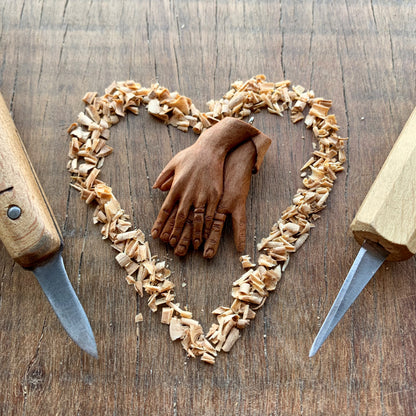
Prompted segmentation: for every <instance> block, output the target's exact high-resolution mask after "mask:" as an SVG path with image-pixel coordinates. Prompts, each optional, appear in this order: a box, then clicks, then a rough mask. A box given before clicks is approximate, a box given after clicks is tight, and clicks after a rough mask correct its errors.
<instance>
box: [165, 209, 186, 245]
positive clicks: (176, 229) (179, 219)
mask: <svg viewBox="0 0 416 416" xmlns="http://www.w3.org/2000/svg"><path fill="white" fill-rule="evenodd" d="M189 209H190V206H189V205H188V204H186V203H185V204H180V205H179V207H178V212H177V213H176V218H175V224H174V226H173V230H172V233H171V234H170V238H169V244H170V245H171V246H172V247H176V245H177V244H178V241H179V238H180V236H181V234H182V230H183V226H184V225H185V221H186V219H187V218H188V213H189Z"/></svg>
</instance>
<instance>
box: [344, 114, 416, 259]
mask: <svg viewBox="0 0 416 416" xmlns="http://www.w3.org/2000/svg"><path fill="white" fill-rule="evenodd" d="M351 230H352V232H353V233H354V237H355V238H356V239H357V240H358V242H359V243H360V244H362V242H363V241H364V240H370V241H374V242H376V243H379V244H381V245H382V246H383V247H384V248H385V249H386V250H387V251H388V252H389V253H390V255H389V257H387V260H393V261H397V260H406V259H408V258H409V257H411V256H412V255H413V254H415V253H416V108H415V109H414V110H413V112H412V114H411V115H410V117H409V120H408V121H407V123H406V125H405V126H404V128H403V130H402V132H401V133H400V136H399V138H398V139H397V141H396V143H395V144H394V146H393V148H392V150H391V152H390V154H389V155H388V157H387V159H386V161H385V162H384V165H383V167H382V168H381V170H380V172H379V174H378V176H377V178H376V180H375V181H374V183H373V184H372V186H371V188H370V190H369V192H368V194H367V196H366V197H365V199H364V201H363V203H362V205H361V207H360V209H359V210H358V212H357V215H356V216H355V218H354V220H353V222H352V223H351Z"/></svg>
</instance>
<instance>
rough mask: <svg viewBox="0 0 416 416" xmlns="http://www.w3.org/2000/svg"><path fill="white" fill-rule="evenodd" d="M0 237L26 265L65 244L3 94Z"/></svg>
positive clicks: (0, 103)
mask: <svg viewBox="0 0 416 416" xmlns="http://www.w3.org/2000/svg"><path fill="white" fill-rule="evenodd" d="M19 212H20V215H19ZM16 217H17V218H16ZM0 239H1V241H2V242H3V244H4V246H5V247H6V249H7V251H8V252H9V253H10V255H11V256H12V258H13V259H14V260H15V261H16V262H17V263H19V264H20V265H22V266H23V267H26V268H32V267H35V266H36V265H38V264H39V263H42V262H43V261H44V260H46V259H47V258H48V257H49V256H51V255H52V254H54V253H56V252H57V251H59V249H60V248H61V246H62V236H61V233H60V231H59V228H58V226H57V224H56V220H55V218H54V216H53V214H52V210H51V208H50V207H49V204H48V201H47V199H46V197H45V195H44V193H43V190H42V188H41V186H40V184H39V180H38V178H37V176H36V174H35V171H34V169H33V166H32V164H31V162H30V160H29V157H28V155H27V153H26V149H25V147H24V145H23V142H22V140H21V139H20V136H19V133H18V132H17V130H16V127H15V125H14V122H13V120H12V118H11V117H10V114H9V110H8V108H7V106H6V103H5V102H4V99H3V97H2V96H1V94H0Z"/></svg>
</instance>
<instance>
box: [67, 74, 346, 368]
mask: <svg viewBox="0 0 416 416" xmlns="http://www.w3.org/2000/svg"><path fill="white" fill-rule="evenodd" d="M83 101H84V102H85V104H86V107H85V111H84V112H80V113H79V114H78V117H77V121H76V122H75V123H72V124H71V126H70V127H69V128H68V134H69V136H70V146H69V152H68V156H69V162H68V165H67V168H68V170H69V172H70V173H71V178H72V182H71V186H72V187H73V188H74V189H76V190H77V191H78V192H79V193H80V196H81V199H83V200H84V201H85V202H86V203H87V204H94V205H95V211H94V215H93V222H94V224H97V225H100V226H101V234H102V237H103V239H105V240H109V241H110V243H111V246H112V247H113V248H114V249H115V250H116V252H117V254H116V255H115V259H116V261H117V262H118V264H119V265H120V267H122V268H123V269H124V270H125V272H126V273H127V277H126V281H127V283H128V284H129V285H131V286H133V287H134V289H135V291H136V292H137V293H139V295H140V296H143V294H144V293H146V294H148V295H149V299H148V306H149V308H150V309H151V310H152V311H153V312H156V311H158V310H160V309H161V322H162V323H164V324H167V325H169V333H170V337H171V339H172V341H176V340H180V342H181V344H182V347H183V348H184V349H185V350H186V352H187V354H188V355H189V356H190V357H200V358H201V360H202V361H204V362H206V363H209V364H214V363H215V357H216V356H217V352H219V351H225V352H229V351H230V350H231V348H232V347H233V345H234V344H235V342H236V341H237V340H238V339H239V338H240V335H241V334H240V331H241V330H242V329H244V328H245V327H247V326H248V325H249V323H250V321H251V320H253V319H254V318H255V316H256V312H255V311H256V310H257V309H259V308H260V307H262V306H263V304H264V303H265V301H266V299H267V297H268V296H269V294H270V292H272V291H274V290H275V289H276V286H277V284H278V282H279V280H280V279H281V277H282V274H283V272H284V271H285V269H286V268H287V266H288V264H289V260H290V255H291V254H292V253H295V252H296V251H298V250H299V249H300V248H301V247H302V246H303V245H304V244H305V242H306V240H307V239H308V237H309V234H310V230H311V229H312V228H313V227H314V224H313V222H314V221H316V220H317V219H318V218H319V215H318V212H320V211H321V210H323V209H324V208H325V203H326V200H327V198H328V196H329V193H330V191H331V190H332V187H333V184H334V181H335V180H336V175H337V173H339V172H341V171H342V170H343V169H344V168H343V166H342V164H343V163H344V162H345V161H346V153H345V148H344V145H345V142H346V141H347V138H341V137H339V136H338V134H337V132H338V130H339V126H338V125H337V121H336V118H335V116H334V115H333V114H329V110H330V108H331V105H332V101H330V100H326V99H323V98H316V97H315V93H314V92H313V91H311V90H309V91H308V90H306V89H305V88H304V87H302V86H299V85H298V86H294V87H292V88H291V82H290V81H288V80H285V81H281V82H277V83H275V82H270V81H266V77H265V76H264V75H257V76H255V77H253V78H251V79H249V80H247V81H245V82H243V81H235V82H234V83H232V84H231V88H230V90H229V91H228V92H226V93H225V94H224V96H223V97H222V98H221V99H220V100H211V101H209V102H208V110H207V111H206V112H202V111H200V110H198V109H197V108H196V107H195V105H194V104H193V103H192V101H191V99H189V98H188V97H185V96H182V95H180V94H179V93H178V92H172V93H171V92H169V90H168V89H167V88H165V87H162V86H160V85H159V84H153V85H151V86H150V88H146V87H142V86H141V85H140V84H139V83H136V82H134V81H124V82H113V83H112V84H111V85H110V86H109V87H108V88H107V89H106V90H105V94H104V95H103V96H98V94H97V93H96V92H88V93H86V94H85V96H84V97H83ZM140 106H144V107H146V109H147V111H148V112H149V114H151V115H152V116H154V117H156V118H157V119H159V120H161V121H163V122H164V123H166V124H168V125H172V126H174V127H176V128H178V129H179V130H182V131H188V129H189V128H192V130H193V131H194V132H195V133H197V134H200V133H202V132H203V131H204V130H205V129H207V128H209V127H210V126H212V125H213V124H215V123H216V122H218V121H219V120H221V119H223V118H224V117H230V116H232V117H237V118H240V119H241V118H245V117H249V116H251V115H252V114H253V113H257V112H258V111H260V110H262V109H267V111H268V112H270V113H272V114H276V115H279V116H282V113H283V111H285V110H290V118H291V121H292V122H293V123H297V122H299V121H301V120H303V122H304V123H305V125H306V127H307V128H308V129H310V130H311V131H312V134H313V137H314V139H315V142H313V152H312V155H311V157H310V159H309V160H308V161H307V162H306V163H305V164H304V166H303V167H302V168H301V172H302V177H303V185H304V188H302V189H299V190H298V191H297V193H296V195H295V196H294V197H293V200H292V205H290V206H289V207H287V208H286V209H285V210H284V211H283V212H282V214H281V217H280V219H279V220H278V221H277V222H276V223H275V224H274V225H273V226H272V228H271V230H270V233H269V235H268V236H267V237H264V238H263V239H261V241H260V243H258V245H257V248H258V250H259V251H261V253H260V255H259V258H258V261H257V263H258V264H257V266H256V265H255V264H254V263H252V262H251V259H250V257H249V256H248V255H244V256H241V257H240V262H241V264H242V266H243V267H244V268H245V269H248V270H247V271H246V272H244V273H243V274H242V275H241V276H240V278H238V279H237V280H236V281H235V282H234V283H233V287H232V293H231V295H232V298H233V301H232V304H231V306H230V307H225V306H221V307H219V308H217V309H215V310H214V311H213V315H214V316H215V317H216V320H217V322H216V323H214V324H213V325H212V326H211V328H210V329H209V331H208V332H207V333H206V334H205V335H204V331H203V329H202V326H201V325H200V324H199V323H198V321H196V320H195V319H193V318H192V313H191V312H190V311H188V310H187V309H186V308H181V307H180V304H179V303H174V299H175V285H174V284H173V282H172V281H171V280H170V276H171V271H170V270H169V268H168V266H167V265H166V263H165V262H161V261H158V260H157V256H152V254H151V252H150V248H149V243H148V242H147V241H146V239H145V234H144V233H143V231H141V230H140V229H133V228H132V224H131V221H130V218H129V216H128V215H127V214H126V213H125V211H124V209H122V207H121V206H120V203H119V202H118V200H117V199H116V197H115V196H114V194H113V191H112V189H111V187H110V186H108V185H107V184H106V183H105V182H104V181H102V180H101V179H100V178H99V177H100V174H101V169H102V166H103V164H104V159H105V158H106V157H107V156H109V155H110V154H111V153H112V151H113V148H112V147H111V146H110V145H109V144H108V141H109V139H110V128H111V127H112V126H114V125H116V124H117V123H119V121H120V119H121V118H124V117H125V116H126V115H127V113H128V112H130V113H133V114H138V112H139V107H140ZM307 108H309V110H308V111H307V112H306V114H305V113H304V111H305V109H307ZM160 307H161V308H160ZM142 319H143V317H142V315H141V314H140V313H139V314H137V315H136V317H135V322H141V321H142Z"/></svg>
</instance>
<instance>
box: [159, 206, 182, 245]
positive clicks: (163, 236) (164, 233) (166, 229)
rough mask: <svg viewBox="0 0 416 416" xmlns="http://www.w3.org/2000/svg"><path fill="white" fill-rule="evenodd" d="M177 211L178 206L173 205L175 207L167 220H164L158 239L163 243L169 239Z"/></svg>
mask: <svg viewBox="0 0 416 416" xmlns="http://www.w3.org/2000/svg"><path fill="white" fill-rule="evenodd" d="M177 212H178V206H177V205H175V207H174V208H173V210H172V212H171V214H170V216H169V218H168V220H167V221H166V224H165V226H164V227H163V229H162V231H161V233H160V239H161V240H162V241H163V242H164V243H167V242H168V241H169V238H170V235H171V233H172V230H173V226H174V225H175V218H176V213H177Z"/></svg>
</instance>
